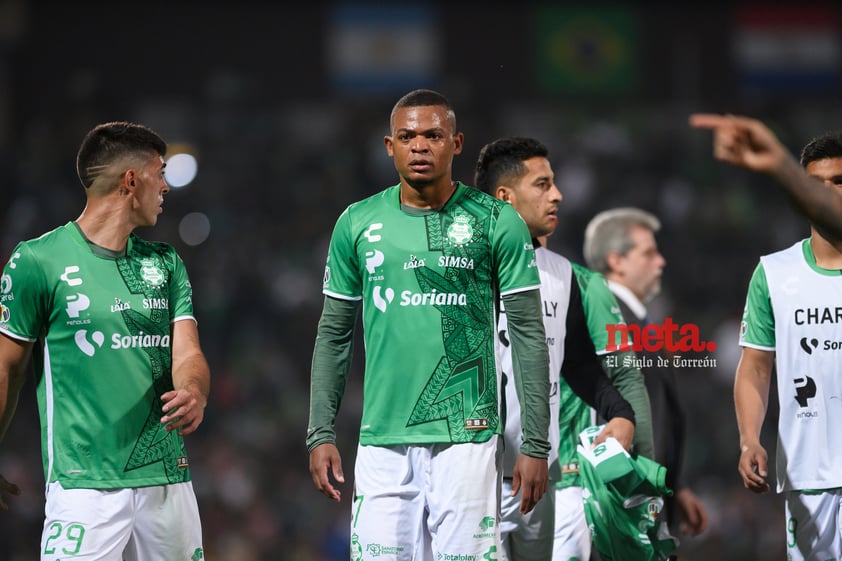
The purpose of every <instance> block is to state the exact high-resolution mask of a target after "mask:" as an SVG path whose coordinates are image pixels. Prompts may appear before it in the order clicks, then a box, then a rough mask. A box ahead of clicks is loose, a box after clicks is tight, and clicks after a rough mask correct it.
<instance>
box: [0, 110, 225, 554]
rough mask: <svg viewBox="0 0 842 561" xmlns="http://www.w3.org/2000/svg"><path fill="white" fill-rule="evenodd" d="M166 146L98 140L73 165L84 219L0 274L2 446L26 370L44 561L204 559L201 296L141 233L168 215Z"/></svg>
mask: <svg viewBox="0 0 842 561" xmlns="http://www.w3.org/2000/svg"><path fill="white" fill-rule="evenodd" d="M166 148H167V147H166V144H165V142H164V141H163V140H162V139H161V138H160V137H159V136H158V135H157V134H156V133H155V132H153V131H152V130H150V129H148V128H147V127H144V126H142V125H137V124H133V123H126V122H113V123H105V124H101V125H98V126H96V127H94V128H93V129H92V130H91V131H89V132H88V134H87V135H86V136H85V138H84V140H83V142H82V145H81V147H80V149H79V152H78V155H77V172H78V175H79V179H80V180H81V182H82V184H83V185H84V187H85V194H86V197H87V204H86V206H85V209H84V210H83V212H82V214H81V215H80V216H79V218H77V219H76V220H75V221H72V222H68V223H67V224H65V225H64V226H61V227H59V228H56V229H55V230H52V231H50V232H47V233H45V234H44V235H42V236H40V237H39V238H36V239H32V240H28V241H24V242H21V243H19V244H18V245H17V247H15V248H14V250H13V251H12V253H11V257H10V259H9V261H8V263H6V266H5V268H4V269H3V276H2V281H0V312H2V315H0V437H1V436H2V435H3V433H4V432H5V430H6V429H7V427H8V425H9V422H10V420H11V418H12V414H13V413H14V409H15V405H16V403H17V398H18V395H19V393H20V389H21V386H22V384H23V379H24V376H25V371H26V365H27V363H28V362H29V359H30V356H32V357H33V362H34V363H35V366H36V392H37V398H38V409H39V414H40V418H41V434H42V442H41V449H42V456H43V468H44V476H45V480H46V484H47V489H46V507H45V510H46V513H45V515H46V520H45V522H44V530H43V534H42V537H41V559H42V560H51V561H53V560H55V561H57V560H59V559H70V558H80V559H81V558H84V559H91V560H108V561H122V560H131V561H160V560H162V559H184V560H188V559H189V560H196V559H202V556H203V553H202V530H201V523H200V519H199V511H198V507H197V503H196V497H195V494H194V492H193V487H192V483H191V479H190V470H189V468H188V465H189V464H188V461H187V453H186V451H185V446H184V439H183V437H184V436H186V435H188V434H190V433H192V432H194V431H195V430H196V428H197V427H198V426H199V424H200V423H201V422H202V419H203V417H204V409H205V405H206V403H207V398H208V390H209V385H210V374H209V370H208V364H207V361H206V360H205V357H204V354H203V352H202V350H201V346H200V344H199V335H198V330H197V327H196V321H195V319H194V316H193V302H192V289H191V286H190V281H189V279H188V276H187V272H186V270H185V267H184V263H183V262H182V261H181V259H180V257H179V256H178V255H177V254H176V252H175V250H174V248H173V247H172V246H171V245H169V244H166V243H160V242H149V241H146V240H143V239H141V238H140V237H138V236H136V235H135V234H134V233H133V231H134V229H135V228H137V227H143V226H153V225H154V224H155V223H156V222H157V220H158V215H159V214H160V213H161V212H162V209H161V205H162V203H163V199H164V195H165V194H166V193H167V192H168V191H169V188H168V186H167V184H166V182H165V180H164V166H165V165H166V164H165V162H164V155H165V153H166ZM33 351H34V352H33ZM0 481H5V480H4V479H3V478H2V477H0ZM4 485H5V486H6V487H7V489H8V485H6V484H4Z"/></svg>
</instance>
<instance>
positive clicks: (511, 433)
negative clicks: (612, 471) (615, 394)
mask: <svg viewBox="0 0 842 561" xmlns="http://www.w3.org/2000/svg"><path fill="white" fill-rule="evenodd" d="M535 259H536V262H537V263H538V273H539V274H540V278H541V302H542V309H543V312H544V331H545V332H546V335H547V351H548V352H549V363H550V369H549V372H548V376H549V377H550V396H549V402H550V431H549V441H550V455H549V456H548V457H547V460H548V461H549V468H550V476H551V479H552V480H554V481H555V480H557V479H558V478H559V477H560V476H561V472H560V470H559V466H558V441H559V428H558V415H559V379H560V372H561V364H562V362H564V336H565V334H566V333H567V325H566V321H567V307H568V306H569V305H570V283H571V282H572V279H573V273H572V271H571V267H570V261H568V260H567V259H566V258H565V257H563V256H561V255H559V254H558V253H555V252H553V251H550V250H548V249H546V248H543V247H536V248H535ZM497 361H498V363H499V365H500V370H501V373H502V375H503V376H504V380H506V384H505V396H506V427H505V432H504V435H505V447H504V449H503V450H504V451H503V475H504V477H511V475H512V471H513V469H514V466H515V462H516V461H517V457H518V455H519V453H520V446H521V444H522V443H523V435H522V430H521V424H520V401H519V400H518V397H517V392H516V391H515V385H514V381H513V379H512V348H511V346H510V344H509V339H508V322H507V320H506V314H505V310H504V309H503V307H502V305H501V313H500V318H499V321H498V325H497ZM561 383H564V384H565V385H566V383H565V382H563V381H561Z"/></svg>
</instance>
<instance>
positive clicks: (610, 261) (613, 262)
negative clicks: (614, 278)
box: [605, 251, 623, 272]
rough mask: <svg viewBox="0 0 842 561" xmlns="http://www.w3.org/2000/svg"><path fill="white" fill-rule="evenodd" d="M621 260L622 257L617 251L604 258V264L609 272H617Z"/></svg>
mask: <svg viewBox="0 0 842 561" xmlns="http://www.w3.org/2000/svg"><path fill="white" fill-rule="evenodd" d="M622 260H623V256H622V255H621V254H620V252H618V251H610V252H608V254H607V255H606V256H605V263H606V265H608V270H609V271H612V272H613V271H617V270H618V269H619V268H620V262H621V261H622Z"/></svg>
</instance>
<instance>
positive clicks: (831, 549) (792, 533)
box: [784, 489, 842, 561]
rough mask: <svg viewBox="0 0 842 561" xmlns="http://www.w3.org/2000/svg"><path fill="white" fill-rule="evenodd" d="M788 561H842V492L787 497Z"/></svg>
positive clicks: (785, 502)
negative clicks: (827, 560)
mask: <svg viewBox="0 0 842 561" xmlns="http://www.w3.org/2000/svg"><path fill="white" fill-rule="evenodd" d="M784 499H785V500H784V505H785V509H786V555H787V559H788V561H825V560H826V559H836V560H839V559H842V535H841V534H842V524H840V520H842V517H840V508H842V489H828V490H826V491H821V492H816V493H810V492H803V491H789V492H787V493H784Z"/></svg>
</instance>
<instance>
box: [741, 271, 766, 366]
mask: <svg viewBox="0 0 842 561" xmlns="http://www.w3.org/2000/svg"><path fill="white" fill-rule="evenodd" d="M740 346H741V347H751V348H754V349H760V350H763V351H774V350H775V316H774V312H773V311H772V300H771V299H770V297H769V285H768V284H767V282H766V272H765V270H764V269H763V264H762V263H759V264H758V265H757V267H756V268H755V269H754V274H752V276H751V280H750V281H749V284H748V295H747V296H746V305H745V309H744V310H743V320H742V323H741V324H740Z"/></svg>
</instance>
